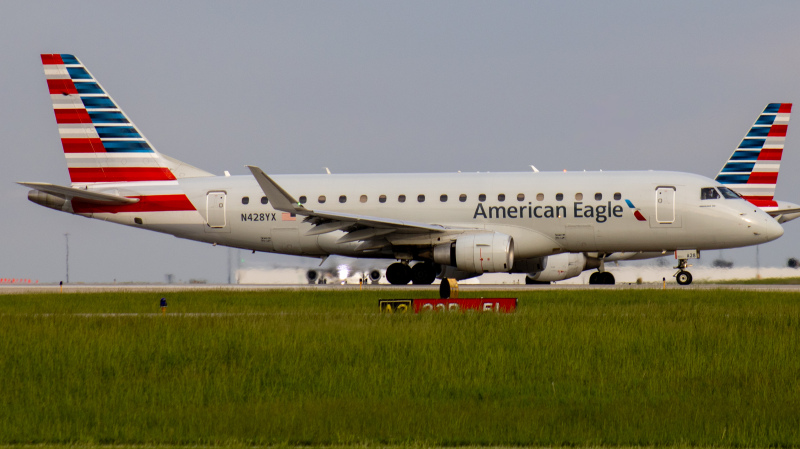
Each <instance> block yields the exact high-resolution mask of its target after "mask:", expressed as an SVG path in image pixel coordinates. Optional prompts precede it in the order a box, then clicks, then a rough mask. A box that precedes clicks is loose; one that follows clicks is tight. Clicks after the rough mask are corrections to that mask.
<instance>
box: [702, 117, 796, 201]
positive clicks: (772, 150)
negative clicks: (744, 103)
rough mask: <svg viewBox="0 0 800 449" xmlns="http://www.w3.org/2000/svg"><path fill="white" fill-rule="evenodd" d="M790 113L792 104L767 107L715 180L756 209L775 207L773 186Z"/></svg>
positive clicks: (776, 178) (776, 180)
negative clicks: (756, 207)
mask: <svg viewBox="0 0 800 449" xmlns="http://www.w3.org/2000/svg"><path fill="white" fill-rule="evenodd" d="M791 112H792V104H791V103H770V104H768V105H767V107H766V108H765V109H764V112H762V113H761V115H759V116H758V119H756V122H755V123H754V124H753V127H752V128H750V131H749V132H748V133H747V135H745V136H744V139H742V142H741V143H740V144H739V146H738V147H737V148H736V150H734V152H733V154H732V155H731V157H730V159H728V162H727V163H726V164H725V166H724V167H722V170H720V172H719V174H718V175H717V177H716V181H717V182H719V183H720V184H725V185H726V186H727V187H730V188H731V189H733V190H734V191H736V193H738V194H739V195H742V197H744V199H746V200H747V201H750V202H751V203H753V204H754V205H756V206H758V207H776V206H777V202H776V201H775V199H774V196H775V185H776V184H777V183H778V171H779V169H780V166H781V156H782V155H783V145H784V142H785V141H786V129H787V128H788V126H789V115H790V114H791Z"/></svg>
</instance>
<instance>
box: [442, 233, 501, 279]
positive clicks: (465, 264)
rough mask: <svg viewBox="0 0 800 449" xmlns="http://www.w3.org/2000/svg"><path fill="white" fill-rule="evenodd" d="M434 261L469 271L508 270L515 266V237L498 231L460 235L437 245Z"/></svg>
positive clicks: (491, 271)
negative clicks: (451, 240) (448, 241)
mask: <svg viewBox="0 0 800 449" xmlns="http://www.w3.org/2000/svg"><path fill="white" fill-rule="evenodd" d="M433 260H434V262H436V263H438V264H441V265H450V266H455V267H456V268H458V269H459V270H462V271H466V272H469V273H477V274H482V273H484V272H489V273H496V272H508V271H511V268H512V267H513V266H514V239H513V238H512V237H511V236H509V235H506V234H501V233H499V232H485V233H480V234H465V235H460V236H459V237H458V238H457V239H456V241H455V242H450V243H445V244H442V245H436V246H435V247H434V248H433Z"/></svg>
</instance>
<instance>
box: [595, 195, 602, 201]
mask: <svg viewBox="0 0 800 449" xmlns="http://www.w3.org/2000/svg"><path fill="white" fill-rule="evenodd" d="M594 200H595V201H602V200H603V194H602V193H595V194H594Z"/></svg>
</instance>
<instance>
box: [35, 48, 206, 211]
mask: <svg viewBox="0 0 800 449" xmlns="http://www.w3.org/2000/svg"><path fill="white" fill-rule="evenodd" d="M41 56H42V64H44V74H45V77H46V78H47V87H48V89H49V91H50V98H51V100H52V101H53V109H54V111H55V116H56V123H57V124H58V133H59V135H60V137H61V145H62V146H63V148H64V156H66V159H67V168H68V169H69V176H70V180H71V181H72V186H73V187H78V188H91V189H100V190H103V189H105V190H107V189H113V188H119V187H123V186H124V187H125V188H126V190H127V191H131V192H134V191H135V192H139V194H137V195H135V197H137V198H138V199H139V202H137V203H134V204H128V205H120V204H116V205H98V204H96V203H92V202H86V201H83V200H81V199H79V198H76V199H74V200H73V201H72V207H73V209H74V211H75V212H76V213H118V212H166V211H194V210H195V207H194V206H193V205H192V203H191V202H190V201H189V199H188V198H187V197H186V195H185V194H184V193H183V191H182V190H181V188H180V186H179V184H178V181H177V180H176V177H175V175H174V174H173V172H172V171H171V170H170V168H169V162H168V161H167V160H166V159H165V158H164V157H163V156H162V155H161V154H159V153H158V152H157V151H156V150H155V148H153V146H152V145H151V144H150V142H149V141H148V140H147V139H146V138H145V137H144V135H142V134H141V133H140V132H139V130H138V129H137V128H136V126H135V125H134V124H133V122H132V121H131V120H130V119H129V118H128V116H127V115H125V113H124V112H123V111H122V109H120V108H119V106H117V104H116V103H115V102H114V100H112V99H111V97H110V96H109V95H108V94H107V93H106V91H105V89H103V87H102V86H101V85H100V83H98V82H97V80H96V79H95V78H94V77H93V76H92V74H91V73H89V71H88V70H86V67H84V66H83V64H81V62H80V61H78V59H77V58H76V57H75V56H73V55H68V54H43V55H41Z"/></svg>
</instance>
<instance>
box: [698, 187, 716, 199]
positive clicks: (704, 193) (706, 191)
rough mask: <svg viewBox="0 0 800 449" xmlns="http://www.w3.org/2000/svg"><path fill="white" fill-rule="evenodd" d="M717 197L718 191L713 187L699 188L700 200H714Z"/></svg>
mask: <svg viewBox="0 0 800 449" xmlns="http://www.w3.org/2000/svg"><path fill="white" fill-rule="evenodd" d="M718 198H719V192H717V189H715V188H713V187H703V188H702V189H700V199H701V200H716V199H718Z"/></svg>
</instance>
